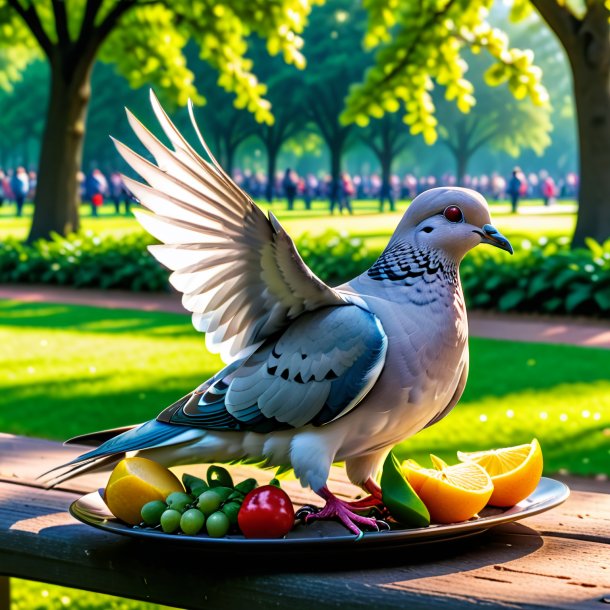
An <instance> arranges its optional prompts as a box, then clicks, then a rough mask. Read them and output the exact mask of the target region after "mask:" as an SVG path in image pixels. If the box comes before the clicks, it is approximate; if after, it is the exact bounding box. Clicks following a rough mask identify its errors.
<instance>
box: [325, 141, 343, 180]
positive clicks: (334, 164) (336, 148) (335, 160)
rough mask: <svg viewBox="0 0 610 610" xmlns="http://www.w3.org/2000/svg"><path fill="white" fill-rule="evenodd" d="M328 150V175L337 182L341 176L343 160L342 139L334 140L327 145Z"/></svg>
mask: <svg viewBox="0 0 610 610" xmlns="http://www.w3.org/2000/svg"><path fill="white" fill-rule="evenodd" d="M328 150H329V152H330V177H331V179H332V181H333V183H338V181H339V179H340V178H341V162H342V160H343V141H342V140H341V141H337V140H336V141H335V142H333V145H332V146H330V145H329V147H328Z"/></svg>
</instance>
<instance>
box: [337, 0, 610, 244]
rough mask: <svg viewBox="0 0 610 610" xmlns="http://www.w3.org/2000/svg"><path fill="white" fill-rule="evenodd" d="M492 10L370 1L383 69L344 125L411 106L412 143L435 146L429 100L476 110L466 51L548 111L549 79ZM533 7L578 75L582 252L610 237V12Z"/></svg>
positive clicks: (551, 2) (454, 0)
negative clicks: (479, 54)
mask: <svg viewBox="0 0 610 610" xmlns="http://www.w3.org/2000/svg"><path fill="white" fill-rule="evenodd" d="M492 4H493V0H476V1H470V0H443V1H441V2H437V1H436V0H425V1H424V2H420V3H414V2H413V3H411V2H402V3H401V2H398V1H397V0H367V1H366V2H365V6H366V8H367V9H368V12H369V25H368V31H367V34H366V36H365V44H366V45H367V47H368V48H371V49H372V48H378V51H377V54H376V58H375V68H374V69H373V70H370V71H369V72H368V73H367V75H366V77H365V79H364V81H363V82H362V83H361V84H360V85H359V86H358V87H355V88H354V89H353V90H352V92H351V94H350V98H349V99H348V103H347V109H346V112H345V113H344V115H343V119H344V120H345V121H347V122H352V121H354V122H357V123H359V124H365V123H366V122H367V120H368V118H369V117H370V116H373V117H379V116H382V115H383V114H384V113H385V112H386V111H396V110H398V109H399V108H400V106H401V105H402V107H403V109H404V112H405V120H406V121H407V122H408V123H409V125H411V132H412V133H422V134H423V136H424V138H425V139H426V140H427V141H429V142H433V141H434V140H435V139H436V136H437V131H436V126H437V119H436V117H435V116H434V113H435V106H434V103H433V101H432V98H431V95H430V90H431V89H433V87H434V83H437V84H440V85H444V86H445V87H446V96H447V98H448V99H450V100H456V103H457V106H458V107H459V108H460V110H462V111H464V112H466V111H468V110H469V109H470V108H471V107H472V106H473V104H474V101H475V100H474V97H473V95H472V93H473V87H472V84H471V83H470V82H469V81H468V80H467V79H466V78H465V71H466V69H467V64H466V62H465V61H464V59H463V57H462V51H463V50H464V49H465V48H467V47H469V48H470V49H472V50H474V51H480V50H486V51H487V52H488V53H489V54H490V56H491V57H492V58H493V59H494V65H492V66H491V67H490V68H489V70H488V71H487V75H486V76H487V80H488V82H489V83H490V84H493V85H499V84H502V83H507V84H508V87H509V89H510V90H511V91H512V93H513V94H514V95H515V97H516V98H517V99H522V98H525V97H527V96H529V97H530V98H531V99H532V101H533V102H534V103H545V102H546V98H547V95H546V90H545V89H544V87H542V85H541V84H540V77H541V72H540V70H539V69H537V68H536V66H534V65H533V54H532V53H531V52H529V51H527V50H526V51H524V50H519V49H510V48H509V46H508V37H507V36H506V35H505V34H504V33H503V32H502V31H500V30H498V29H497V28H492V27H491V26H490V25H489V23H488V22H487V15H488V11H489V8H490V7H491V5H492ZM532 7H534V8H535V9H536V10H537V11H538V13H539V14H540V15H541V17H542V18H543V19H544V21H546V23H547V24H548V26H549V27H550V28H551V30H552V31H553V32H554V33H555V35H556V36H557V38H558V39H559V41H560V42H561V44H562V46H563V48H564V50H565V52H566V54H567V57H568V59H569V62H570V66H571V68H572V77H573V79H572V80H573V90H574V98H575V102H576V110H577V122H578V134H579V147H580V180H581V183H580V194H579V213H578V221H577V225H576V231H575V234H574V238H573V242H572V243H573V245H574V246H579V245H582V244H583V243H584V241H585V238H586V237H594V238H595V239H597V240H599V241H603V240H605V239H607V238H608V236H610V173H609V172H608V171H607V168H608V167H609V166H610V22H609V17H610V3H608V2H606V1H604V0H590V1H587V2H565V1H564V0H513V7H512V16H513V18H514V19H521V18H523V17H524V16H525V15H527V13H528V11H530V10H531V8H532Z"/></svg>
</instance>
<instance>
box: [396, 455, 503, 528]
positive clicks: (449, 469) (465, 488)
mask: <svg viewBox="0 0 610 610" xmlns="http://www.w3.org/2000/svg"><path fill="white" fill-rule="evenodd" d="M430 458H431V459H432V463H433V464H434V466H435V468H424V467H422V466H420V465H419V464H418V463H417V462H415V461H414V460H407V461H406V462H404V463H403V464H402V468H403V473H404V474H405V476H406V477H407V479H408V480H409V483H411V486H412V487H413V489H414V490H415V492H416V493H417V495H418V496H419V497H420V498H421V499H422V501H423V503H424V504H425V505H426V508H427V509H428V511H429V512H430V517H431V519H432V521H434V522H436V523H456V522H458V521H466V520H467V519H470V518H472V517H474V516H475V515H476V514H477V513H478V512H479V511H480V510H481V509H482V508H483V507H484V506H485V505H486V504H487V502H488V501H489V498H490V497H491V494H492V492H493V483H492V481H491V478H490V476H489V475H488V474H487V472H486V471H485V469H484V468H482V467H481V466H479V465H478V464H475V463H474V462H465V463H461V464H455V465H454V466H448V465H447V464H446V463H445V462H443V461H442V460H441V459H440V458H437V457H436V456H433V455H431V456H430Z"/></svg>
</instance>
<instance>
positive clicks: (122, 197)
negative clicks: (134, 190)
mask: <svg viewBox="0 0 610 610" xmlns="http://www.w3.org/2000/svg"><path fill="white" fill-rule="evenodd" d="M109 189H110V197H111V199H112V201H113V202H114V209H115V211H116V213H117V214H120V213H121V201H122V202H123V206H124V207H125V214H129V207H130V204H131V197H130V196H129V193H128V192H127V189H126V188H125V184H124V183H123V178H121V174H120V173H119V172H112V174H110V186H109Z"/></svg>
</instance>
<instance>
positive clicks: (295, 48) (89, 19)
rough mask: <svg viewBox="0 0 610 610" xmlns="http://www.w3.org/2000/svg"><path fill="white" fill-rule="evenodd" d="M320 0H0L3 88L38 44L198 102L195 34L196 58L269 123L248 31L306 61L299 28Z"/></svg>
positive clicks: (178, 100) (289, 58)
mask: <svg viewBox="0 0 610 610" xmlns="http://www.w3.org/2000/svg"><path fill="white" fill-rule="evenodd" d="M318 1H319V0H311V1H310V0H302V1H300V0H299V1H297V0H273V1H271V2H270V1H269V0H254V1H252V0H239V1H237V0H235V1H232V2H230V3H222V2H218V1H216V0H205V1H202V2H196V3H192V2H189V1H188V0H175V1H174V2H171V3H163V2H149V1H148V0H133V1H132V2H110V1H105V2H95V1H93V0H71V2H69V3H65V4H64V3H63V2H61V3H59V4H58V6H55V5H53V6H52V4H51V2H50V0H42V1H37V2H35V3H26V4H23V3H21V2H20V1H19V0H15V1H13V0H0V32H1V33H2V36H1V37H0V88H7V87H9V86H10V83H12V82H14V81H15V80H17V79H18V78H19V75H20V73H21V72H22V70H23V69H24V68H25V66H26V65H27V64H28V63H29V62H30V61H31V60H32V59H34V58H35V57H36V56H40V54H41V51H42V52H44V54H46V55H47V56H48V57H51V55H53V53H54V49H60V50H61V51H62V54H61V56H62V57H64V56H66V57H68V56H69V57H76V58H77V59H78V60H81V61H85V62H89V64H92V63H93V61H94V60H95V58H96V55H97V54H98V52H99V57H100V58H101V59H102V61H105V62H109V63H112V64H113V65H115V66H116V68H117V70H118V71H119V72H120V73H121V74H122V75H123V76H125V78H126V79H127V80H128V82H129V83H130V84H131V85H132V86H134V87H140V86H142V85H144V84H147V85H149V84H154V85H156V86H157V87H158V88H159V89H160V91H161V92H162V93H164V94H165V97H167V99H168V101H170V102H172V103H175V104H177V105H185V104H186V101H187V99H188V98H189V97H191V98H193V100H194V101H195V102H199V103H203V101H204V97H203V96H202V95H200V94H199V93H198V91H197V88H196V85H195V82H194V81H195V77H194V75H193V72H192V71H191V69H190V68H189V67H188V65H187V61H186V58H185V55H184V48H185V45H186V43H187V41H188V40H189V39H193V40H195V41H196V43H197V44H198V46H199V49H200V56H201V58H202V59H204V60H205V61H206V62H207V63H209V64H210V65H212V66H213V67H214V68H216V69H217V70H218V72H219V74H220V77H219V80H218V84H219V85H220V86H222V87H223V88H224V89H225V90H226V91H230V92H232V93H234V94H235V96H236V102H235V103H236V105H237V106H238V107H239V108H247V109H248V110H249V111H250V112H251V113H252V114H254V115H255V117H256V119H257V120H258V121H264V122H268V123H271V122H272V121H273V116H272V114H271V107H270V104H269V102H268V101H267V100H265V99H264V94H265V92H266V87H265V85H263V84H261V83H259V82H258V79H257V78H256V76H255V74H254V72H253V62H252V60H251V59H249V58H248V57H247V52H248V39H249V38H250V37H251V36H252V35H253V34H256V35H258V36H260V37H261V38H264V39H265V40H266V41H267V50H268V52H269V53H270V54H271V55H277V54H281V55H282V56H283V58H284V61H285V62H287V63H290V64H293V65H295V66H297V67H299V68H302V67H304V65H305V59H304V57H303V55H302V53H301V51H300V49H301V47H302V46H303V40H302V38H301V36H300V34H301V33H302V31H303V29H304V27H305V25H306V23H307V17H308V15H309V12H310V11H311V8H312V4H315V3H316V2H318Z"/></svg>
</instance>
